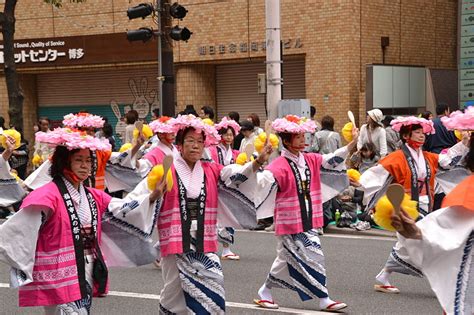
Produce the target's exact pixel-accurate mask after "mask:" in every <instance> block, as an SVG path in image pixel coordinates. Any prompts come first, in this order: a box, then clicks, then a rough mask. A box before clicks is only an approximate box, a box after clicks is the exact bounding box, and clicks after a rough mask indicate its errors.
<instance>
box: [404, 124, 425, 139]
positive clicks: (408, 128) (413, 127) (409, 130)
mask: <svg viewBox="0 0 474 315" xmlns="http://www.w3.org/2000/svg"><path fill="white" fill-rule="evenodd" d="M418 129H423V126H422V125H419V124H416V125H408V126H402V127H401V128H400V139H401V140H402V141H403V142H405V139H404V138H403V137H404V136H409V137H411V133H412V131H415V130H418Z"/></svg>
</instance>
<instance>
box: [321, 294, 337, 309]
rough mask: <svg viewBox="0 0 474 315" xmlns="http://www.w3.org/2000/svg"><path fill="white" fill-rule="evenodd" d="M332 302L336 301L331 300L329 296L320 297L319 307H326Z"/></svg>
mask: <svg viewBox="0 0 474 315" xmlns="http://www.w3.org/2000/svg"><path fill="white" fill-rule="evenodd" d="M334 303H336V301H333V300H331V299H330V298H329V297H327V298H320V299H319V308H320V309H325V308H326V307H328V306H329V305H331V304H334Z"/></svg>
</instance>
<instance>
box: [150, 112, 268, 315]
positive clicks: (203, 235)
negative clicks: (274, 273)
mask: <svg viewBox="0 0 474 315" xmlns="http://www.w3.org/2000/svg"><path fill="white" fill-rule="evenodd" d="M173 125H174V126H175V127H176V131H177V138H176V142H177V145H178V147H179V150H180V155H179V156H175V158H174V164H173V166H172V169H171V172H172V177H173V187H172V189H171V190H170V191H167V192H165V193H164V195H163V201H162V207H161V209H160V214H159V218H158V233H159V239H160V247H161V255H162V260H161V267H162V275H163V280H164V287H163V290H162V291H161V294H160V296H161V299H160V313H162V314H185V313H192V314H222V313H224V312H225V293H224V283H223V282H224V278H223V274H222V267H221V264H220V261H219V257H218V256H217V255H216V254H215V253H216V251H217V233H216V225H217V222H218V220H219V216H221V217H222V216H224V217H225V216H226V215H224V214H223V212H227V215H228V217H232V218H233V219H234V220H237V221H239V220H240V219H241V217H242V216H245V214H246V213H250V217H251V218H250V219H249V221H253V225H254V226H255V225H256V214H255V211H254V210H255V209H248V210H249V211H246V209H244V208H243V207H240V206H239V208H238V209H234V210H237V211H232V210H231V211H229V209H228V208H224V209H221V208H219V209H218V188H219V186H221V185H223V186H229V187H234V189H238V190H240V188H238V187H239V186H240V185H243V184H245V183H246V182H251V181H252V180H255V179H256V178H255V177H256V176H255V171H256V170H257V169H258V163H261V164H263V163H264V162H265V161H266V160H267V159H268V156H269V155H270V153H271V152H272V148H271V146H268V147H266V148H265V150H264V152H263V153H262V154H261V155H260V156H259V157H258V158H257V160H256V161H254V162H249V163H247V164H246V165H244V166H240V165H229V166H227V167H225V168H223V167H222V166H221V165H219V164H217V163H213V162H204V161H201V157H202V154H203V150H204V146H205V143H206V142H207V143H211V142H213V139H214V140H217V139H219V135H218V134H217V132H216V131H215V129H214V128H213V127H211V126H209V125H206V124H205V123H203V122H202V120H201V119H199V118H196V117H194V116H193V115H186V116H178V117H177V118H176V119H175V120H174V122H173ZM209 138H212V139H209ZM219 189H220V188H219ZM219 194H220V190H219ZM235 201H236V202H237V203H240V200H238V199H237V198H235ZM225 204H229V203H228V202H225ZM252 207H253V204H251V205H250V208H252ZM252 210H253V217H252ZM242 221H245V220H242ZM230 223H231V222H230V221H228V220H227V221H224V222H223V226H232V225H231V224H230Z"/></svg>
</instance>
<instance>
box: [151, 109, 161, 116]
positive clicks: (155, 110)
mask: <svg viewBox="0 0 474 315" xmlns="http://www.w3.org/2000/svg"><path fill="white" fill-rule="evenodd" d="M151 112H152V113H153V115H155V117H160V109H159V108H153V110H152V111H151Z"/></svg>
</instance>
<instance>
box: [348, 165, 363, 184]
mask: <svg viewBox="0 0 474 315" xmlns="http://www.w3.org/2000/svg"><path fill="white" fill-rule="evenodd" d="M347 177H349V179H352V180H353V181H356V182H358V181H359V180H360V173H359V171H358V170H355V169H353V168H350V169H348V170H347Z"/></svg>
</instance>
